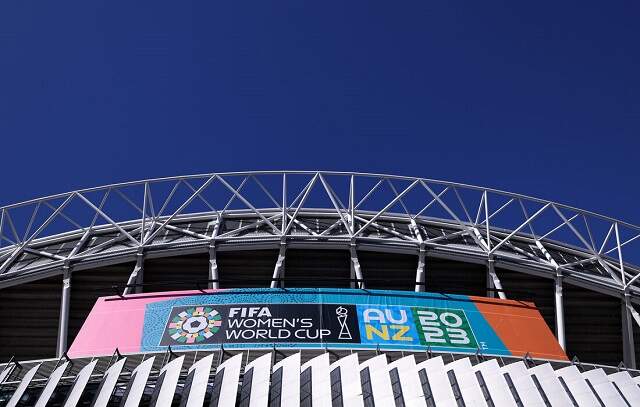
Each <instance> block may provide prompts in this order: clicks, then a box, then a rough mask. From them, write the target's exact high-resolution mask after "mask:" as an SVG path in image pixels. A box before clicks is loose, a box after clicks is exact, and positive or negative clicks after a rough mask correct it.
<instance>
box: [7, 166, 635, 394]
mask: <svg viewBox="0 0 640 407" xmlns="http://www.w3.org/2000/svg"><path fill="white" fill-rule="evenodd" d="M0 210H1V213H0V216H1V218H0V317H1V318H3V320H2V321H0V406H5V405H6V406H137V405H143V406H172V405H174V406H203V405H206V406H233V405H238V406H298V405H303V406H374V405H375V406H476V405H477V406H529V405H536V406H537V405H539V406H565V405H578V406H583V405H584V406H591V405H595V406H599V405H606V406H609V405H611V406H617V405H620V406H633V405H640V387H639V385H640V372H639V371H637V370H636V366H637V361H638V358H639V357H640V345H638V346H635V345H636V343H637V342H638V339H639V338H640V327H639V326H638V325H639V324H640V315H639V314H638V313H637V311H636V306H637V305H638V303H640V286H639V285H638V277H640V268H639V267H638V266H637V265H636V264H640V247H638V246H640V227H638V226H636V225H633V224H630V223H628V222H624V221H621V220H617V219H614V218H611V217H607V216H603V215H599V214H596V213H592V212H589V211H584V210H580V209H577V208H574V207H569V206H567V205H562V204H559V203H555V202H550V201H546V200H542V199H537V198H531V197H527V196H523V195H518V194H513V193H509V192H504V191H498V190H493V189H488V188H481V187H475V186H470V185H463V184H456V183H451V182H444V181H437V180H430V179H423V178H412V177H402V176H393V175H380V174H361V173H344V172H312V171H289V172H287V171H277V172H276V171H273V172H268V171H267V172H238V173H212V174H200V175H191V176H182V177H172V178H162V179H153V180H144V181H136V182H130V183H122V184H115V185H108V186H103V187H97V188H90V189H85V190H78V191H73V192H69V193H64V194H59V195H54V196H50V197H45V198H40V199H34V200H31V201H27V202H23V203H19V204H14V205H8V206H5V207H3V208H1V209H0Z"/></svg>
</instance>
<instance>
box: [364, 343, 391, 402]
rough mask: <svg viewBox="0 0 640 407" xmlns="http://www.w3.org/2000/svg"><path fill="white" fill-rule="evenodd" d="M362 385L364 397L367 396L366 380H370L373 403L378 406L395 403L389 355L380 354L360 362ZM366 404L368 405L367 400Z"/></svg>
mask: <svg viewBox="0 0 640 407" xmlns="http://www.w3.org/2000/svg"><path fill="white" fill-rule="evenodd" d="M359 378H360V385H361V386H362V393H363V397H366V395H365V394H364V393H365V386H366V382H365V381H366V380H367V379H368V381H369V384H368V386H369V389H370V391H371V395H370V396H371V397H372V398H373V402H374V403H373V404H374V405H377V406H386V405H394V404H395V402H394V397H393V390H392V389H391V380H390V378H389V370H388V366H387V355H378V356H376V357H374V358H371V359H368V360H366V361H365V362H363V363H361V364H360V375H359ZM365 405H367V403H366V401H365Z"/></svg>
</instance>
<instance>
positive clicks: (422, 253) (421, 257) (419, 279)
mask: <svg viewBox="0 0 640 407" xmlns="http://www.w3.org/2000/svg"><path fill="white" fill-rule="evenodd" d="M409 229H411V231H412V232H413V235H414V236H415V237H416V240H418V244H419V249H418V269H417V270H416V288H415V291H416V292H417V293H418V292H424V291H425V285H424V282H425V275H424V266H425V259H426V257H427V256H426V254H427V253H426V250H425V243H424V239H423V238H422V233H420V228H419V227H418V224H417V223H416V221H415V219H413V218H412V219H411V224H410V225H409Z"/></svg>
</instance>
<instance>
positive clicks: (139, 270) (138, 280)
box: [123, 250, 144, 295]
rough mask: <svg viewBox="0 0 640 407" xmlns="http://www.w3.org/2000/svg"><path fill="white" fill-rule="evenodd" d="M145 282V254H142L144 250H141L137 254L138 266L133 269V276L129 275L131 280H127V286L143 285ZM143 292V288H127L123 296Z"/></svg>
mask: <svg viewBox="0 0 640 407" xmlns="http://www.w3.org/2000/svg"><path fill="white" fill-rule="evenodd" d="M143 281H144V253H143V252H142V250H140V251H139V252H138V253H136V265H135V267H134V268H133V271H132V272H131V275H129V280H127V286H130V285H133V284H142V282H143ZM141 292H142V287H141V286H135V287H125V289H124V293H123V294H124V295H127V294H132V293H141Z"/></svg>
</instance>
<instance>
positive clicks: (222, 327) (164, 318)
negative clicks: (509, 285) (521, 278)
mask: <svg viewBox="0 0 640 407" xmlns="http://www.w3.org/2000/svg"><path fill="white" fill-rule="evenodd" d="M222 345H223V346H224V347H225V348H260V347H273V346H277V347H290V348H324V347H327V348H352V349H372V348H374V349H376V348H378V349H397V350H415V351H420V350H427V349H431V350H432V351H434V352H437V351H452V352H468V353H475V352H477V351H480V352H482V353H483V354H486V355H502V356H522V355H525V354H526V353H527V352H528V353H529V354H530V355H531V356H532V357H539V358H545V359H558V360H566V355H565V353H564V352H563V351H562V348H560V346H559V344H558V342H557V341H556V339H555V338H554V336H553V334H552V333H551V331H550V330H549V327H548V326H547V325H546V323H545V321H544V319H543V318H542V316H541V315H540V313H539V312H538V310H537V309H536V308H535V306H534V305H533V304H531V303H525V302H520V301H513V300H499V299H492V298H484V297H470V296H465V295H448V294H436V293H414V292H408V291H384V290H357V289H328V288H318V289H313V288H298V289H296V288H290V289H256V288H247V289H228V290H206V291H183V292H170V293H152V294H135V295H129V296H126V297H124V298H121V297H117V296H115V297H103V298H100V299H98V301H97V302H96V305H95V306H94V308H93V310H92V311H91V313H90V314H89V317H88V318H87V320H86V321H85V323H84V325H83V327H82V329H81V330H80V332H79V333H78V336H77V337H76V339H75V341H74V342H73V345H72V346H71V348H70V350H69V355H70V356H71V357H80V356H98V355H108V354H112V353H113V351H114V350H115V349H116V348H118V349H119V351H120V352H123V353H125V352H126V353H135V352H153V351H164V350H166V349H167V347H169V346H171V348H172V349H176V350H188V349H193V350H196V349H219V348H220V347H221V346H222Z"/></svg>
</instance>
